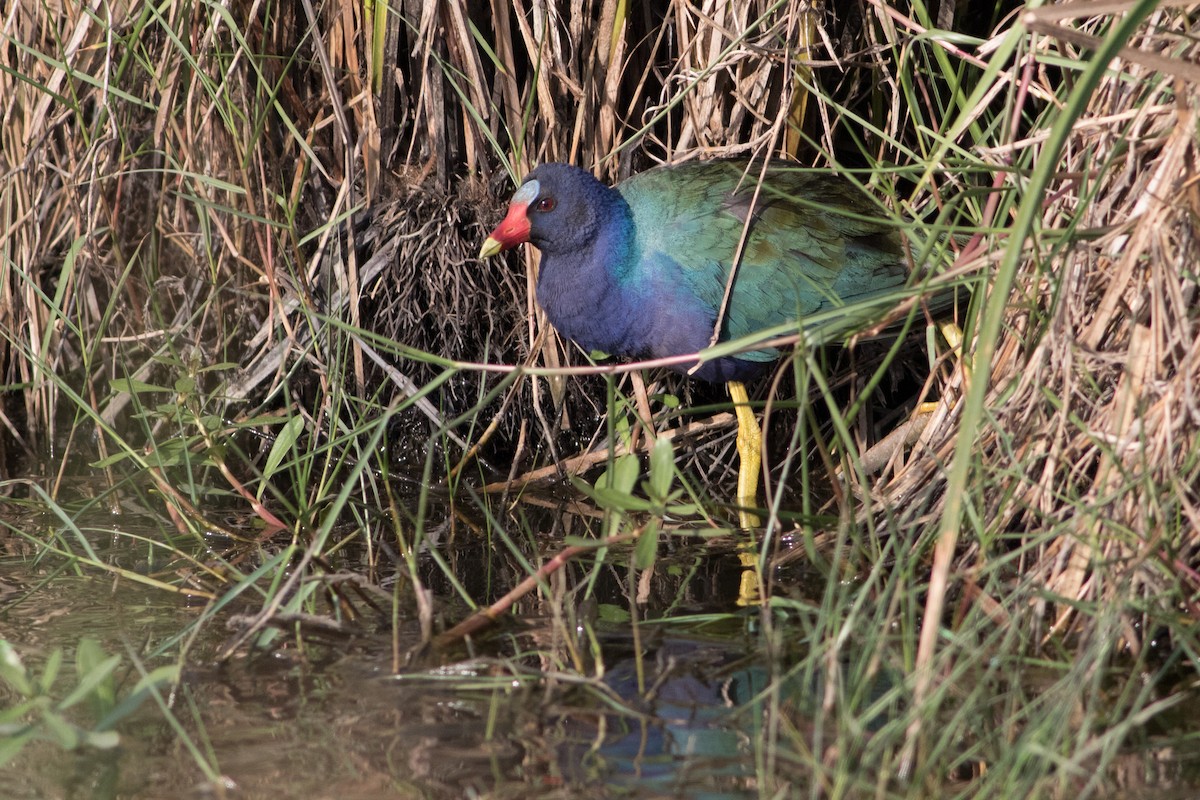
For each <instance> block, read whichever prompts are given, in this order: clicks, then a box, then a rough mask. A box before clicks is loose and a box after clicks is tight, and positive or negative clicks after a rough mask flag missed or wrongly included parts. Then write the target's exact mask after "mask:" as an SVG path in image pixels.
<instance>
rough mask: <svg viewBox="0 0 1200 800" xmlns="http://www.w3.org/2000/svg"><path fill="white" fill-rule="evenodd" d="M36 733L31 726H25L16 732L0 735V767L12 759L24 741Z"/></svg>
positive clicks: (23, 744) (19, 750)
mask: <svg viewBox="0 0 1200 800" xmlns="http://www.w3.org/2000/svg"><path fill="white" fill-rule="evenodd" d="M35 733H37V731H35V730H34V729H33V728H32V727H26V728H25V729H24V730H23V731H21V732H20V733H17V734H3V735H0V767H3V766H4V765H5V764H7V763H8V762H9V761H12V760H13V758H15V757H16V755H17V754H18V753H20V752H21V748H23V747H24V746H25V743H26V742H28V741H29V740H30V739H32V738H33V737H34V734H35Z"/></svg>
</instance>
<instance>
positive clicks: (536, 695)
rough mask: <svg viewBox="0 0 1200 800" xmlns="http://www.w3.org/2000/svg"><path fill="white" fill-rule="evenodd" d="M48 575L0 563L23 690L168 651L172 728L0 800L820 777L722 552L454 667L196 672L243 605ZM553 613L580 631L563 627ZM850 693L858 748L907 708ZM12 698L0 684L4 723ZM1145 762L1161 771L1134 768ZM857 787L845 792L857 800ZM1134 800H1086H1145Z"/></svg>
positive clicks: (333, 649)
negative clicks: (105, 662) (78, 669)
mask: <svg viewBox="0 0 1200 800" xmlns="http://www.w3.org/2000/svg"><path fill="white" fill-rule="evenodd" d="M135 525H136V523H135V522H131V523H129V524H124V523H123V527H124V528H126V530H129V529H130V527H131V526H135ZM98 530H99V529H97V530H96V531H93V534H92V536H93V539H94V542H93V544H94V546H96V547H97V548H107V549H108V550H107V552H105V553H103V555H104V557H105V558H106V559H108V560H109V561H110V562H112V563H123V564H126V565H133V566H140V567H143V568H145V567H148V566H149V565H148V564H146V563H145V546H144V545H141V546H140V548H132V547H130V545H129V540H127V539H124V538H115V539H114V538H112V537H109V538H105V537H104V536H103V535H100V534H99V533H98ZM150 534H151V532H150V531H147V535H148V536H149V535H150ZM490 547H491V544H490V543H475V544H474V545H471V546H462V545H461V544H460V546H459V547H458V549H457V550H456V551H454V552H453V553H447V558H449V559H451V560H457V561H458V562H459V564H460V565H463V566H465V565H468V564H472V563H473V564H475V565H476V569H475V570H474V571H472V570H471V569H464V570H462V571H459V572H456V574H458V575H461V576H462V580H463V581H464V583H465V584H466V585H467V586H468V588H469V590H470V591H471V593H472V596H475V597H478V599H479V600H481V601H484V600H487V599H489V598H492V597H494V596H496V595H497V594H498V593H499V592H502V591H503V590H504V589H506V588H508V587H509V586H511V585H512V584H513V583H514V582H515V581H516V580H517V579H519V577H521V576H522V574H523V573H522V572H521V567H520V565H517V564H507V563H505V561H504V559H502V558H500V559H496V560H495V561H493V562H490V563H488V564H487V565H486V567H484V561H485V560H486V559H485V557H484V556H483V555H482V553H484V552H485V551H489V548H490ZM61 566H62V564H61V563H53V561H52V560H45V561H42V562H32V561H29V560H26V558H24V557H20V556H17V555H15V554H14V555H10V556H9V557H7V558H4V559H3V560H2V561H0V576H3V580H4V585H5V587H6V589H5V592H6V593H5V595H4V597H3V598H2V599H0V636H2V637H3V638H4V639H7V640H8V641H9V642H10V643H12V644H13V645H14V646H15V647H16V648H17V651H18V652H19V654H20V656H21V657H22V658H23V659H24V661H25V662H26V664H27V665H28V666H30V667H31V668H32V669H33V671H34V672H35V673H36V672H37V670H38V669H40V668H41V666H42V665H44V663H45V662H46V660H47V659H48V658H49V657H50V654H51V653H52V652H53V651H54V650H55V649H59V648H61V649H63V650H64V651H65V652H66V655H67V657H66V660H65V663H66V664H67V665H68V667H64V669H63V673H64V675H65V674H67V673H71V670H70V669H69V664H70V662H71V658H72V654H73V652H74V648H75V647H76V646H77V645H78V643H79V641H80V639H81V637H92V638H94V639H96V640H98V641H99V643H100V645H101V647H102V648H103V650H104V652H105V653H108V654H113V653H116V654H119V655H120V656H121V657H122V664H121V666H120V667H119V668H118V671H117V673H116V674H117V678H118V685H119V686H120V687H123V689H124V690H126V691H127V690H128V689H129V687H131V686H132V685H133V684H134V683H135V682H136V681H137V679H138V675H139V673H138V672H137V670H136V669H135V668H134V666H133V663H134V660H135V657H136V659H137V660H138V661H139V662H141V663H142V665H143V668H144V669H147V670H149V669H153V668H155V667H158V666H162V665H165V664H170V663H174V661H175V660H178V659H179V653H180V647H181V646H182V643H183V642H184V641H186V645H187V656H186V659H184V660H183V665H184V666H183V672H182V675H183V679H182V681H181V682H180V684H179V685H178V686H177V687H175V688H174V689H173V690H172V691H171V693H170V694H169V695H167V696H166V697H164V701H165V703H166V704H167V707H168V708H169V713H170V718H168V716H167V714H165V713H164V712H163V711H162V710H160V709H159V708H157V707H155V705H154V704H153V703H146V704H144V705H143V706H142V707H141V708H140V709H139V710H138V711H137V712H136V713H135V714H134V715H133V716H131V717H128V718H126V719H125V720H123V721H122V722H121V724H120V726H119V730H120V733H121V742H120V746H119V747H117V748H115V749H112V750H95V749H81V750H77V751H66V750H64V749H62V748H61V747H59V746H58V745H57V744H54V743H52V742H49V741H37V742H33V743H30V744H29V745H27V746H26V747H25V748H24V750H23V751H21V753H20V754H19V755H18V756H17V757H16V758H15V759H14V760H13V761H11V762H10V763H9V764H8V765H7V766H6V767H5V769H4V781H3V790H2V791H0V796H2V797H4V798H13V799H14V800H26V799H27V798H28V799H29V800H33V799H34V798H37V799H38V800H49V799H51V798H55V799H57V798H71V799H72V800H74V798H89V799H91V798H96V799H97V800H107V799H108V798H113V799H115V798H139V799H140V798H188V797H196V798H207V797H220V796H229V797H237V798H260V797H261V798H276V799H277V798H330V800H357V799H358V798H362V799H363V800H366V799H367V798H392V797H446V798H458V797H473V796H487V797H501V798H503V797H520V798H542V797H546V798H553V797H583V796H586V797H603V796H620V797H696V798H743V797H745V798H749V797H760V796H772V795H773V794H774V793H776V792H779V793H780V795H781V796H809V791H810V788H809V787H810V782H811V780H812V775H813V774H814V770H815V769H818V770H819V768H816V767H815V766H814V765H815V764H816V763H818V762H819V760H820V759H819V758H817V759H815V760H814V758H805V757H802V756H803V754H802V753H797V752H795V751H794V750H793V751H789V750H788V748H787V747H779V746H778V743H779V742H781V741H786V742H788V743H790V744H789V746H793V745H795V743H797V742H799V743H806V742H809V741H818V740H819V739H820V737H819V736H816V735H814V733H813V732H814V731H816V730H818V729H819V728H820V725H821V723H819V722H816V721H815V718H816V717H819V715H820V712H819V710H818V708H817V707H818V706H819V705H820V703H821V701H822V699H823V698H825V697H826V694H827V693H826V692H825V684H824V682H823V681H822V676H821V675H813V674H807V675H791V676H787V677H785V678H783V679H778V678H779V676H778V674H777V670H775V671H773V669H772V664H773V663H774V664H775V665H776V666H778V664H780V663H794V662H795V661H796V660H797V659H796V658H795V656H796V655H797V653H798V652H800V649H801V648H803V647H804V644H803V637H804V632H803V629H802V626H801V627H796V628H794V629H788V630H783V631H780V632H779V635H780V639H781V640H783V641H784V642H785V644H783V645H782V646H781V649H782V650H784V651H786V652H785V654H784V657H783V658H782V659H780V660H778V661H775V662H772V661H770V660H769V659H767V658H766V657H765V656H764V655H763V638H762V635H761V631H760V630H759V626H760V625H761V623H762V618H761V615H760V614H759V612H758V611H757V610H754V609H748V608H746V607H745V606H743V605H742V604H741V603H740V598H742V597H743V595H744V592H745V581H746V580H747V574H746V572H745V568H744V567H743V566H742V563H741V560H740V559H739V558H738V555H737V553H736V551H733V550H731V549H729V548H726V549H724V550H722V549H720V548H713V547H711V546H710V545H707V544H704V543H698V544H696V545H694V546H693V545H681V546H676V547H672V548H671V552H669V553H664V555H663V557H662V558H661V559H660V562H659V564H658V565H657V567H656V570H655V572H656V575H657V576H658V578H656V581H659V582H656V583H653V584H649V585H645V586H638V587H630V586H629V585H627V584H626V583H625V579H626V577H627V573H626V572H625V571H624V570H622V569H619V568H613V569H611V570H607V571H606V572H605V573H604V574H603V575H602V576H601V577H600V579H599V580H597V583H596V587H595V596H596V597H597V598H599V604H598V605H593V606H591V607H590V608H582V609H575V608H572V609H565V610H564V609H563V608H562V606H561V605H560V606H555V604H554V603H551V602H548V601H542V602H538V601H532V600H531V601H529V602H527V603H526V604H525V605H524V607H523V608H522V609H521V610H522V613H521V614H520V615H519V619H517V620H512V621H509V622H506V623H505V624H504V625H502V626H500V628H499V629H498V630H495V631H492V632H490V633H489V634H488V635H487V636H485V637H482V638H481V639H480V640H478V641H476V642H473V643H471V647H469V648H463V649H461V650H460V651H458V652H454V653H449V654H440V655H433V654H429V653H428V652H422V651H421V650H420V649H419V648H418V644H419V641H420V635H419V627H418V625H417V624H416V622H414V621H411V620H410V619H407V618H404V619H401V621H400V624H399V627H398V628H397V629H396V630H395V631H394V632H393V630H392V629H391V627H390V625H389V624H388V622H387V620H386V619H376V620H364V622H363V624H362V625H360V627H359V628H358V632H357V633H356V634H355V635H353V636H348V637H344V638H336V639H333V640H326V643H324V644H312V642H313V641H314V639H315V637H310V638H308V639H305V643H304V644H300V643H299V640H295V639H289V638H288V637H287V636H286V633H285V635H284V636H283V639H282V641H283V644H282V645H281V646H279V647H278V649H276V650H275V651H274V652H272V653H269V654H264V653H260V654H257V655H253V656H248V655H247V654H246V653H245V652H244V650H243V651H242V652H241V653H240V654H239V655H237V656H235V657H234V658H232V659H230V660H228V661H226V662H223V663H218V662H217V660H216V658H215V655H216V654H217V653H218V652H220V651H221V649H222V647H223V646H224V645H225V644H226V642H227V641H228V639H229V637H230V636H231V632H230V631H229V630H227V629H226V627H225V626H224V623H225V622H226V621H227V620H229V619H230V618H231V617H232V616H233V612H235V611H238V610H246V611H253V610H254V606H253V605H252V604H249V605H247V606H246V607H244V608H243V609H236V608H233V609H230V610H228V611H225V612H222V613H221V614H220V615H218V617H217V619H216V621H213V622H209V623H207V624H206V625H205V626H203V627H201V629H200V632H199V633H198V635H196V637H195V638H194V639H186V640H185V639H181V638H180V631H183V630H185V629H187V627H188V626H189V625H190V624H191V623H192V622H193V621H195V620H196V619H197V617H198V616H199V615H200V614H201V613H202V612H203V609H204V604H203V603H200V602H197V601H195V600H189V599H188V598H186V597H182V596H178V595H171V594H169V593H166V592H164V591H162V590H160V589H155V588H151V587H146V586H141V585H138V584H136V583H133V582H131V581H129V580H114V579H113V578H110V577H105V576H97V575H96V574H95V573H94V571H91V572H88V573H87V574H86V575H85V576H82V577H81V576H77V575H72V574H69V573H62V574H57V575H51V573H52V572H53V571H55V570H58V569H60V568H61ZM43 579H45V581H44V583H43ZM384 583H385V584H386V581H385V582H384ZM627 590H628V591H629V592H633V591H640V592H643V599H644V600H645V602H644V603H643V604H642V605H641V606H640V611H639V614H640V615H642V616H643V617H646V618H649V619H647V620H646V621H644V622H643V623H642V624H641V625H640V626H638V627H637V634H636V635H637V637H638V638H637V639H636V640H635V638H634V634H633V633H632V628H631V625H630V623H629V621H628V620H627V619H624V618H621V614H622V613H627V612H626V609H627V608H628V603H624V601H623V597H624V593H625V592H626V591H627ZM443 608H444V610H446V612H447V616H448V618H450V619H451V620H454V619H457V618H460V617H461V616H462V613H464V612H463V610H462V609H458V608H455V604H454V602H453V600H451V599H450V598H449V597H448V596H444V597H443ZM568 613H579V615H580V616H581V617H582V619H580V620H579V621H578V622H571V623H566V622H565V621H564V619H563V615H565V614H568ZM656 617H657V619H655V618H656ZM393 637H394V638H393ZM568 639H569V641H568ZM397 653H399V654H401V656H402V657H403V659H402V665H401V667H400V669H398V670H397V669H394V668H393V665H394V663H395V661H394V658H395V655H396V654H397ZM156 654H157V655H156ZM639 655H640V657H639ZM872 657H873V654H872V653H854V652H853V651H852V646H851V649H849V650H847V651H846V652H844V653H843V656H842V658H843V660H844V661H845V662H848V663H852V664H853V665H854V666H853V667H852V668H851V669H849V670H847V671H846V672H845V673H839V674H840V675H842V676H843V679H844V678H845V675H846V674H848V673H849V672H852V671H855V670H856V669H858V666H859V665H861V664H863V663H868V662H870V661H871V659H872ZM72 675H73V673H72ZM581 675H582V676H587V677H586V678H581V677H580V676H581ZM866 680H867V683H866V684H862V683H861V682H860V684H859V690H860V695H861V696H859V697H858V700H857V701H856V702H857V708H858V710H859V711H862V710H863V709H868V710H869V712H868V713H866V714H858V715H857V716H855V717H854V720H855V721H854V722H853V724H854V725H857V726H858V729H857V730H856V731H851V732H850V733H846V732H845V731H842V732H841V733H840V734H838V735H842V736H850V737H855V736H857V737H859V738H869V737H870V736H871V735H872V733H873V732H874V731H875V730H877V729H878V728H880V727H881V726H884V725H888V724H900V723H892V722H891V721H890V719H891V717H890V715H891V712H892V711H895V710H896V709H897V708H898V707H900V706H901V705H902V704H903V701H904V698H905V697H906V695H905V690H904V681H903V676H902V675H898V674H895V673H889V672H888V668H887V667H882V668H879V669H876V670H875V671H874V673H873V674H872V675H871V676H870V677H868V678H867V679H866ZM68 682H69V681H68ZM864 685H865V689H863V688H862V687H863V686H864ZM839 688H840V689H841V690H842V692H843V693H844V694H853V693H854V687H852V686H850V687H847V686H841V687H839ZM68 689H69V686H68ZM63 691H66V690H63ZM889 698H890V699H889ZM16 699H17V698H15V697H14V696H13V694H12V692H11V690H10V689H9V687H6V686H0V708H3V707H4V706H7V705H11V703H12V702H15V700H16ZM889 709H890V710H891V711H889ZM84 716H85V717H86V714H85V715H84ZM844 723H845V718H839V719H838V720H834V721H832V723H831V721H830V720H828V719H827V720H826V721H825V724H827V725H828V724H834V725H837V724H844ZM826 741H827V742H828V743H830V744H836V736H835V735H834V734H832V733H831V734H830V737H829V739H827V740H826ZM768 742H774V743H776V744H775V745H773V746H768V744H767V743H768ZM833 752H836V747H834V748H833V749H831V750H829V751H828V752H827V753H826V754H825V755H826V757H828V755H829V753H833ZM1163 753H1169V755H1168V756H1166V757H1165V758H1163V757H1162V754H1163ZM1127 761H1128V764H1129V765H1130V766H1129V770H1130V772H1131V773H1132V775H1131V777H1129V778H1128V779H1127V781H1126V782H1125V785H1126V786H1130V787H1140V789H1145V788H1146V787H1147V786H1153V787H1155V791H1154V793H1153V796H1155V797H1194V796H1196V792H1195V791H1194V790H1192V789H1191V787H1194V786H1196V785H1197V784H1198V783H1200V780H1198V777H1200V746H1198V745H1197V744H1196V742H1195V740H1194V739H1193V738H1191V737H1189V736H1188V735H1187V734H1184V735H1183V736H1180V737H1178V741H1175V742H1173V743H1172V744H1171V746H1170V747H1162V748H1152V749H1150V750H1147V751H1146V752H1145V753H1144V754H1143V755H1138V754H1136V753H1134V754H1131V756H1130V758H1129V759H1128V760H1127ZM1156 763H1161V766H1162V771H1161V773H1159V774H1155V773H1154V772H1153V768H1152V767H1150V768H1148V767H1147V766H1146V765H1147V764H1149V765H1154V764H1156ZM206 769H207V770H209V772H208V774H206ZM1189 776H1190V777H1189ZM969 778H970V776H969V775H966V776H964V779H963V780H964V782H963V786H964V788H965V786H966V782H967V781H968V780H969ZM870 780H871V778H870V776H868V777H867V783H866V785H864V786H863V787H861V791H859V792H858V793H855V792H851V793H850V794H849V795H848V796H860V795H862V796H866V795H867V794H868V792H866V790H867V789H868V788H869V786H870ZM1117 782H1118V783H1121V782H1122V781H1120V780H1118V781H1117ZM829 788H830V787H826V790H828V789H829ZM1140 789H1139V790H1138V791H1135V790H1132V789H1131V790H1130V791H1129V793H1128V794H1121V793H1118V794H1112V793H1109V794H1107V795H1105V796H1112V797H1121V796H1127V797H1140V796H1150V795H1146V794H1144V793H1141V792H1140ZM900 793H901V794H903V793H904V792H903V791H901V792H900ZM818 794H819V795H823V794H824V792H823V791H822V792H818ZM968 794H969V792H968ZM909 796H912V795H911V794H910V795H909Z"/></svg>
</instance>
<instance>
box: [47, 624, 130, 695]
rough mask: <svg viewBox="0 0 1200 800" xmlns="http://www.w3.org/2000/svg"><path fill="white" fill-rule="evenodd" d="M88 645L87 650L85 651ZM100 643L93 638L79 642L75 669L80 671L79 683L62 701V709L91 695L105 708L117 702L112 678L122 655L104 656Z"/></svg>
mask: <svg viewBox="0 0 1200 800" xmlns="http://www.w3.org/2000/svg"><path fill="white" fill-rule="evenodd" d="M85 646H86V652H85ZM103 655H104V653H103V651H101V650H100V645H98V644H96V642H95V640H93V639H83V640H81V641H80V642H79V653H78V654H77V655H76V660H75V669H76V671H77V672H78V673H79V685H78V686H76V687H75V688H74V689H72V690H71V693H70V694H68V695H67V696H66V698H65V699H63V701H62V702H61V703H59V704H58V707H59V708H60V709H67V708H70V707H71V706H74V705H76V704H77V703H79V702H80V701H81V700H83V699H84V698H86V697H88V696H89V695H90V696H91V697H93V698H94V700H95V702H96V704H97V705H99V706H100V707H101V709H103V710H107V709H109V708H112V706H113V703H114V702H116V691H115V689H114V688H113V685H112V681H111V680H110V678H111V676H112V673H113V670H115V669H116V668H117V665H118V664H120V663H121V657H120V656H109V657H108V658H103Z"/></svg>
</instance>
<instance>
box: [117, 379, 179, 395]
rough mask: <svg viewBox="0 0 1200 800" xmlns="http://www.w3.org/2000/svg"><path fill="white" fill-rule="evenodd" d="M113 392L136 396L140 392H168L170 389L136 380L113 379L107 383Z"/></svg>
mask: <svg viewBox="0 0 1200 800" xmlns="http://www.w3.org/2000/svg"><path fill="white" fill-rule="evenodd" d="M108 385H109V386H111V387H112V390H113V391H114V392H128V393H129V394H138V393H140V392H170V391H172V389H171V388H170V387H169V386H159V385H158V384H154V383H146V382H145V381H139V380H138V379H136V378H113V379H112V380H111V381H109V382H108Z"/></svg>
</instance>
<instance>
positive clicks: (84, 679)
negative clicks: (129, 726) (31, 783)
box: [0, 638, 179, 766]
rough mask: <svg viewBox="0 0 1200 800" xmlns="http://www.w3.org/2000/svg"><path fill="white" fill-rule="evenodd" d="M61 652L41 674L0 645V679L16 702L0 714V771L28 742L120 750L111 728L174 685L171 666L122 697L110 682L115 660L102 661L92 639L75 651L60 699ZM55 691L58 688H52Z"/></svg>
mask: <svg viewBox="0 0 1200 800" xmlns="http://www.w3.org/2000/svg"><path fill="white" fill-rule="evenodd" d="M63 659H64V656H63V650H62V648H58V649H55V650H54V651H53V652H51V654H50V657H49V658H48V659H47V660H46V664H45V666H44V667H43V669H42V671H41V674H35V673H34V672H33V671H32V670H30V669H29V668H28V667H26V666H25V664H24V662H23V661H22V660H21V656H20V655H19V654H18V653H17V649H16V648H15V647H14V646H13V645H12V644H11V643H10V642H8V641H7V640H4V639H0V679H2V680H3V682H4V683H5V684H6V685H7V686H8V688H9V691H10V692H11V693H12V694H15V695H16V698H17V699H16V702H15V703H14V704H12V705H10V706H9V707H8V708H5V709H3V710H0V766H4V765H5V764H6V763H8V762H9V761H11V760H12V759H13V758H14V757H16V755H17V754H18V753H20V752H21V749H22V748H23V747H24V746H25V745H26V744H27V743H29V742H30V741H33V740H34V739H43V740H49V741H52V742H55V743H57V744H58V746H59V747H61V748H63V749H64V750H77V749H79V748H83V747H94V748H98V749H102V750H107V749H111V748H113V747H116V746H117V745H118V744H120V741H121V738H120V734H118V732H117V731H116V726H117V723H119V722H120V721H121V720H123V719H125V718H126V717H128V716H129V715H131V714H132V713H133V712H134V711H136V710H137V709H138V707H139V706H141V704H142V702H143V701H145V700H146V699H147V698H148V697H150V696H151V695H152V694H153V693H154V692H155V691H156V689H157V688H158V687H159V686H162V685H165V684H170V683H173V682H175V681H177V680H178V679H179V667H178V665H175V664H172V665H168V666H163V667H159V668H157V669H155V670H152V671H151V672H148V673H145V674H143V675H142V677H141V679H140V680H138V682H137V683H136V684H135V685H134V687H133V688H132V689H131V690H130V691H128V692H126V693H122V692H121V690H120V686H119V684H118V681H117V678H116V671H117V668H118V667H119V666H120V665H121V657H120V656H119V655H106V654H105V653H104V651H103V650H102V649H101V648H100V645H99V644H98V643H97V642H96V641H95V640H94V639H87V638H84V639H81V640H80V642H79V646H78V647H77V648H76V650H75V685H74V687H72V688H71V689H70V690H69V691H67V692H66V694H65V695H60V693H59V692H58V691H56V683H58V682H59V681H58V679H59V677H60V673H61V671H62V666H63ZM58 688H61V687H58Z"/></svg>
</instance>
